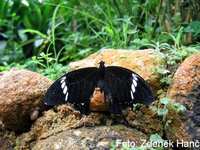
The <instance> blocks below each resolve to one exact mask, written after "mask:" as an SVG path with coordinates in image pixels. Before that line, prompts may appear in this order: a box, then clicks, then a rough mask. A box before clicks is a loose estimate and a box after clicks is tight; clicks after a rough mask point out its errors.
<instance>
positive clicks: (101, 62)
mask: <svg viewBox="0 0 200 150" xmlns="http://www.w3.org/2000/svg"><path fill="white" fill-rule="evenodd" d="M104 67H105V62H104V61H102V60H101V61H100V62H99V68H104Z"/></svg>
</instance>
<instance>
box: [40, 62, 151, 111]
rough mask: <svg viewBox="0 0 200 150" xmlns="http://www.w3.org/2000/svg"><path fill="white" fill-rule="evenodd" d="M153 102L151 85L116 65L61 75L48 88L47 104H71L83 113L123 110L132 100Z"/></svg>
mask: <svg viewBox="0 0 200 150" xmlns="http://www.w3.org/2000/svg"><path fill="white" fill-rule="evenodd" d="M153 101H154V97H153V93H152V90H151V88H150V86H149V85H148V84H147V83H146V82H145V80H144V79H143V78H142V77H141V76H140V75H138V74H137V73H135V72H133V71H131V70H129V69H126V68H123V67H119V66H107V67H106V66H105V63H104V62H103V61H101V62H100V63H99V67H98V68H97V67H88V68H82V69H78V70H75V71H71V72H69V73H66V74H64V75H63V76H61V77H60V78H59V79H58V80H56V81H55V82H54V83H53V84H52V85H51V86H50V87H49V89H48V90H47V93H46V95H45V98H44V104H45V105H46V106H55V105H60V104H64V103H70V104H73V106H74V107H75V109H77V110H79V111H80V112H81V113H83V114H87V113H89V112H91V111H107V112H110V113H114V114H120V113H122V110H123V109H125V108H127V107H132V106H133V104H135V103H142V104H145V105H149V104H150V103H151V102H153Z"/></svg>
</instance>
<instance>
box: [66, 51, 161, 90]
mask: <svg viewBox="0 0 200 150" xmlns="http://www.w3.org/2000/svg"><path fill="white" fill-rule="evenodd" d="M101 60H103V61H105V64H106V65H113V66H122V67H125V68H128V69H130V70H133V71H135V72H136V73H138V74H139V75H141V76H142V77H143V78H144V79H145V80H147V82H149V84H150V85H151V87H152V88H153V89H159V86H160V85H159V83H160V82H159V81H160V80H159V74H158V73H155V71H154V69H155V68H156V67H159V66H160V65H162V64H164V60H163V59H162V57H161V55H159V53H157V52H155V50H153V49H147V50H134V51H133V50H122V49H104V50H101V51H100V52H96V53H94V54H92V55H90V56H89V57H87V58H85V59H83V60H80V61H76V62H72V63H70V64H69V68H70V70H75V69H79V68H84V67H94V66H98V63H99V62H100V61H101Z"/></svg>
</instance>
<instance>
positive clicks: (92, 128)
mask: <svg viewBox="0 0 200 150" xmlns="http://www.w3.org/2000/svg"><path fill="white" fill-rule="evenodd" d="M172 112H173V113H170V114H169V117H167V118H168V120H171V123H170V124H169V125H168V126H167V127H169V128H166V126H164V125H165V124H166V123H165V122H162V119H160V118H159V117H158V115H156V112H154V111H153V110H152V109H150V108H148V107H141V108H140V109H138V110H137V111H130V109H129V108H128V110H127V111H126V113H124V114H125V116H124V117H123V116H112V115H108V114H103V113H90V114H89V115H88V116H85V115H81V114H80V113H78V112H77V111H76V110H74V109H73V108H72V107H71V106H67V105H61V106H57V107H55V108H54V109H51V110H48V111H46V112H44V114H43V116H41V117H40V118H38V119H37V120H36V122H35V123H34V124H33V126H32V128H31V130H30V131H29V132H27V133H24V134H22V135H21V136H19V137H18V140H17V141H18V145H17V146H16V147H15V148H16V149H41V150H43V149H77V150H79V149H99V150H101V149H102V150H103V149H111V146H112V145H113V144H114V143H115V142H116V140H122V141H124V142H127V141H134V142H135V144H136V145H137V146H139V145H141V144H142V141H144V140H148V138H149V136H150V135H152V134H155V133H158V134H159V135H160V136H161V137H163V136H164V137H165V135H167V138H168V140H173V141H174V142H175V141H176V140H177V139H183V140H184V141H185V140H186V139H188V137H187V136H186V135H187V134H186V133H187V132H185V129H184V126H181V128H180V129H179V127H180V124H181V123H182V122H181V120H180V117H179V116H178V115H177V114H176V113H175V112H174V111H172ZM172 114H173V115H172ZM175 114H176V115H175ZM174 116H175V117H176V118H173V117H174ZM123 119H126V121H127V123H128V124H127V123H125V122H124V123H121V121H120V120H123ZM113 121H114V122H113ZM116 121H118V122H116ZM108 122H109V124H108ZM110 122H111V123H110ZM169 130H170V132H169ZM176 131H177V132H176ZM163 132H165V133H163ZM178 132H180V135H179V133H178ZM165 138H166V137H165ZM114 145H115V146H116V143H115V144H114ZM114 145H113V146H114ZM120 148H121V147H119V149H120Z"/></svg>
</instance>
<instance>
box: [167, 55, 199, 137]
mask: <svg viewBox="0 0 200 150" xmlns="http://www.w3.org/2000/svg"><path fill="white" fill-rule="evenodd" d="M167 96H168V97H169V98H170V99H172V100H173V101H175V102H179V103H182V104H184V105H185V106H186V108H187V112H186V124H187V127H188V131H189V132H190V134H191V135H192V137H193V138H195V139H196V138H198V139H200V128H199V126H200V113H199V110H200V53H196V54H193V55H192V56H190V57H188V58H187V59H185V60H184V62H183V63H182V64H181V65H180V67H179V68H178V69H177V71H176V73H175V74H174V77H173V82H172V84H171V86H170V88H169V89H168V92H167Z"/></svg>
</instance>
